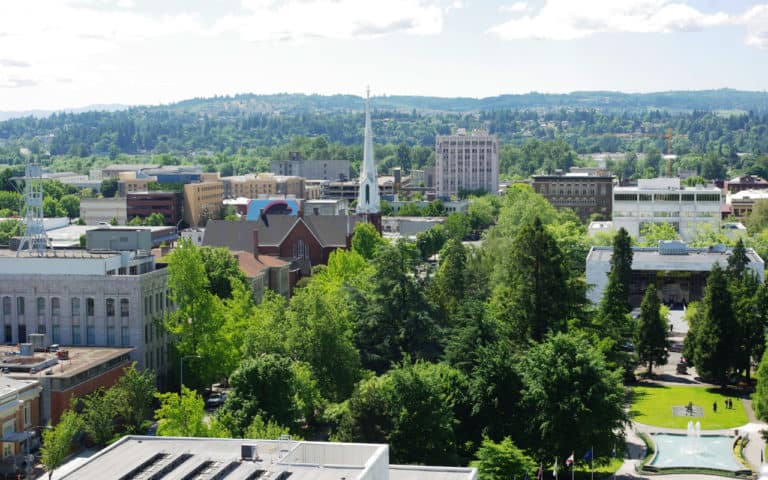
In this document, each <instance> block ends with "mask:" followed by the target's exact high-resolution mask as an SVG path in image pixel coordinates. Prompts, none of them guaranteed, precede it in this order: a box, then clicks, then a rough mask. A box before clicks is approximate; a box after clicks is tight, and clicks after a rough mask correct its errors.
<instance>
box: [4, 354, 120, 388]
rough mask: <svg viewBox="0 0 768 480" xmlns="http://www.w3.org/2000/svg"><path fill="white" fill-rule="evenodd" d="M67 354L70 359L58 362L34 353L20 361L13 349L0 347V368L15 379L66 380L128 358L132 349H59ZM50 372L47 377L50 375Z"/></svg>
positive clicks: (51, 357) (55, 359) (54, 357)
mask: <svg viewBox="0 0 768 480" xmlns="http://www.w3.org/2000/svg"><path fill="white" fill-rule="evenodd" d="M46 346H47V345H46ZM62 350H67V351H68V352H69V357H68V358H67V359H65V360H59V359H58V358H57V356H56V353H49V352H34V355H32V356H25V357H22V356H21V355H19V354H18V353H19V349H18V348H17V347H15V346H0V368H8V369H11V373H9V375H10V376H12V377H13V378H16V379H22V380H23V379H39V378H69V377H73V376H75V375H78V374H80V373H82V372H84V371H86V370H89V369H91V368H92V367H94V366H96V365H101V364H103V363H107V362H109V361H111V360H114V359H117V358H120V357H121V356H123V355H127V354H130V353H131V352H132V351H133V350H134V348H133V347H121V348H117V347H67V346H62V347H60V350H59V351H62ZM24 365H26V366H27V367H31V366H36V367H38V368H35V371H34V373H32V371H31V370H28V371H13V369H14V367H19V366H24ZM49 372H50V373H49Z"/></svg>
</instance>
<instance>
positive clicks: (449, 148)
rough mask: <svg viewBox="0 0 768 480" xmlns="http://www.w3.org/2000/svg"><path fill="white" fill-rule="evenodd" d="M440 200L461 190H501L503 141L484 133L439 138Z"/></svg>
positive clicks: (437, 167) (438, 171)
mask: <svg viewBox="0 0 768 480" xmlns="http://www.w3.org/2000/svg"><path fill="white" fill-rule="evenodd" d="M435 159H436V177H437V196H438V197H450V196H451V195H458V194H459V192H460V191H461V190H485V191H486V192H488V193H492V194H495V193H497V192H498V190H499V139H498V138H497V137H496V135H489V134H488V133H487V132H484V131H473V132H472V133H471V134H469V135H468V134H467V132H466V130H464V129H462V128H460V129H458V130H457V131H456V133H455V134H454V135H438V136H437V140H436V144H435Z"/></svg>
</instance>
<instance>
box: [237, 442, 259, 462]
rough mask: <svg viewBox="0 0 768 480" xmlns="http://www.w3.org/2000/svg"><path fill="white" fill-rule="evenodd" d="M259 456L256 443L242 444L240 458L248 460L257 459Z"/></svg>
mask: <svg viewBox="0 0 768 480" xmlns="http://www.w3.org/2000/svg"><path fill="white" fill-rule="evenodd" d="M258 458H259V455H258V451H257V448H256V445H252V444H242V445H240V459H241V460H248V461H251V462H253V461H256V460H257V459H258Z"/></svg>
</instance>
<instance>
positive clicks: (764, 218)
mask: <svg viewBox="0 0 768 480" xmlns="http://www.w3.org/2000/svg"><path fill="white" fill-rule="evenodd" d="M766 228H768V200H757V201H756V202H755V204H754V206H753V207H752V211H751V212H750V214H749V216H748V217H747V230H748V233H749V234H750V235H757V234H758V233H760V232H762V231H763V230H765V229H766Z"/></svg>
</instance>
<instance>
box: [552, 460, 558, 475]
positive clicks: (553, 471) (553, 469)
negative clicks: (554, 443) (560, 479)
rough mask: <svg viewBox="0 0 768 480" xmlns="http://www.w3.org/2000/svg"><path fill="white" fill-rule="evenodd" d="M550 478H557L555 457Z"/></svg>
mask: <svg viewBox="0 0 768 480" xmlns="http://www.w3.org/2000/svg"><path fill="white" fill-rule="evenodd" d="M552 476H553V477H555V478H557V457H555V466H554V467H552Z"/></svg>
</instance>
